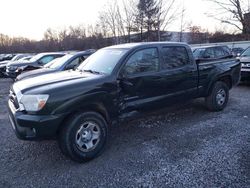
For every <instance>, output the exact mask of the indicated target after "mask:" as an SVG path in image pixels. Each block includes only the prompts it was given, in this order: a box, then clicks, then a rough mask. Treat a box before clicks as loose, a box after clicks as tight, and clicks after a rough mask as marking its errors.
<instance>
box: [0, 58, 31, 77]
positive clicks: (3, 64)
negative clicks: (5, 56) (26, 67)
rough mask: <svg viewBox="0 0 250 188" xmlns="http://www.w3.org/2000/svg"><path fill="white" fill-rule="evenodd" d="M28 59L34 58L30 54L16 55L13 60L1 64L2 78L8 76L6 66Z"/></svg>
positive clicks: (0, 72) (0, 73)
mask: <svg viewBox="0 0 250 188" xmlns="http://www.w3.org/2000/svg"><path fill="white" fill-rule="evenodd" d="M26 57H28V58H29V57H30V58H31V57H32V56H31V55H30V54H16V55H15V56H13V58H12V59H11V60H5V61H1V62H0V77H4V76H6V65H7V64H8V63H11V62H17V61H20V60H27V58H26Z"/></svg>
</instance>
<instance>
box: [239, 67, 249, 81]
mask: <svg viewBox="0 0 250 188" xmlns="http://www.w3.org/2000/svg"><path fill="white" fill-rule="evenodd" d="M241 81H250V68H249V69H243V68H242V69H241Z"/></svg>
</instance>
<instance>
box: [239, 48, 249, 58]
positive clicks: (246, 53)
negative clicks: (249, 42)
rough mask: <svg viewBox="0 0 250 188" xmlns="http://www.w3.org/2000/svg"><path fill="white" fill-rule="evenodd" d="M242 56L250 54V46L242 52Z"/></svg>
mask: <svg viewBox="0 0 250 188" xmlns="http://www.w3.org/2000/svg"><path fill="white" fill-rule="evenodd" d="M241 56H242V57H245V56H250V48H247V49H246V50H245V51H244V52H243V53H242V54H241Z"/></svg>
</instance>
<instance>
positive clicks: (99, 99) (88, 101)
mask: <svg viewBox="0 0 250 188" xmlns="http://www.w3.org/2000/svg"><path fill="white" fill-rule="evenodd" d="M114 101H115V100H114V98H113V97H112V96H111V95H110V94H109V93H107V92H104V91H102V92H95V93H90V94H84V95H80V96H78V97H74V98H72V99H70V100H68V101H65V102H63V103H62V104H61V105H60V106H58V107H57V108H55V109H54V110H53V111H52V114H53V115H54V114H67V113H68V114H69V113H72V112H74V111H78V110H81V109H85V110H86V107H87V108H88V107H90V106H91V105H101V106H102V107H103V108H105V110H106V111H107V113H108V114H114V113H115V112H117V111H118V110H117V105H115V103H114Z"/></svg>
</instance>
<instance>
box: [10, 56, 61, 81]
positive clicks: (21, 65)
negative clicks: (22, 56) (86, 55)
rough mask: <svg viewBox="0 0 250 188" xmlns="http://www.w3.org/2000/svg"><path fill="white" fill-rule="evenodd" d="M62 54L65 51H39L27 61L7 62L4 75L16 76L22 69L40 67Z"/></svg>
mask: <svg viewBox="0 0 250 188" xmlns="http://www.w3.org/2000/svg"><path fill="white" fill-rule="evenodd" d="M64 55H65V53H61V52H51V53H40V54H37V55H35V56H34V57H32V58H31V59H30V60H28V61H22V62H12V63H8V64H7V67H6V75H7V76H8V77H10V78H16V77H17V76H18V75H19V74H21V73H22V72H23V71H29V70H34V69H37V68H40V67H42V66H44V65H45V64H47V63H49V62H50V61H52V60H53V59H55V58H58V57H62V56H64Z"/></svg>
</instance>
